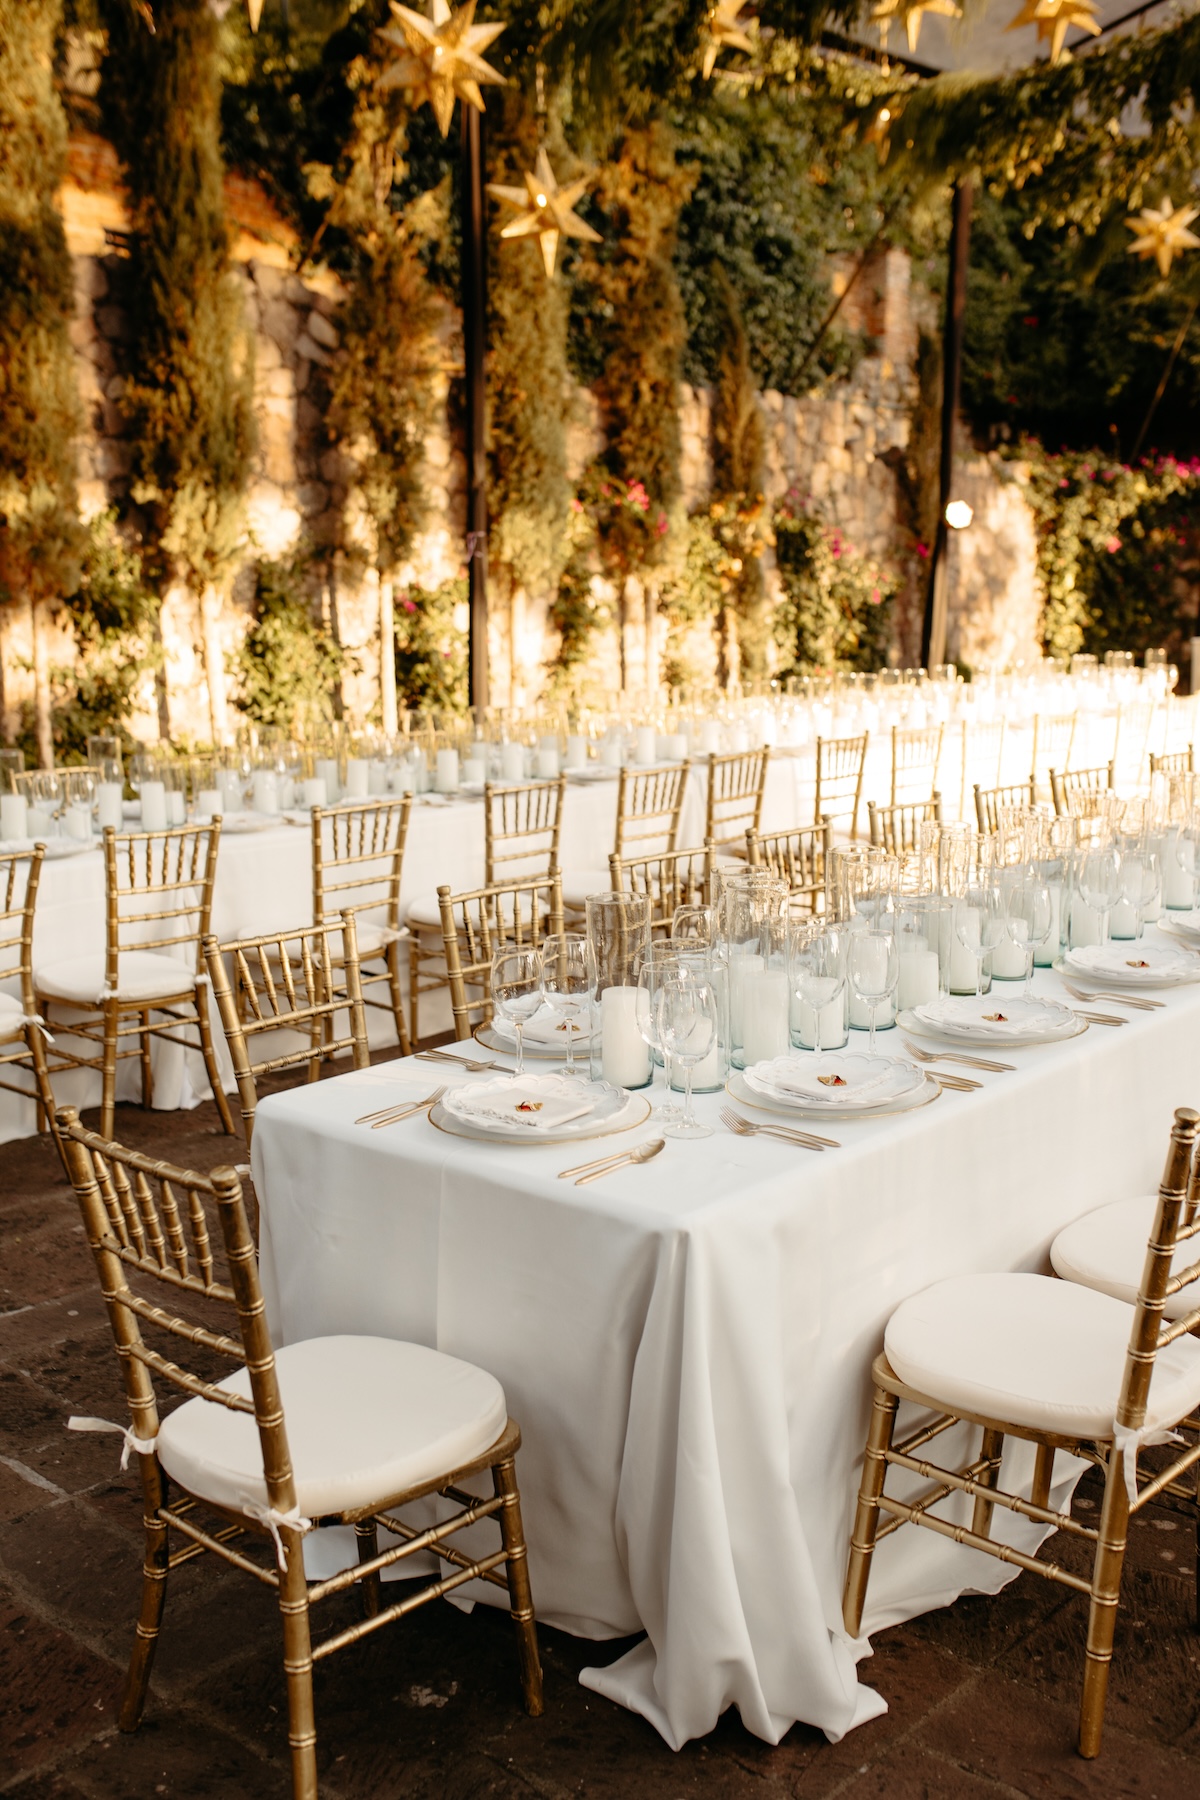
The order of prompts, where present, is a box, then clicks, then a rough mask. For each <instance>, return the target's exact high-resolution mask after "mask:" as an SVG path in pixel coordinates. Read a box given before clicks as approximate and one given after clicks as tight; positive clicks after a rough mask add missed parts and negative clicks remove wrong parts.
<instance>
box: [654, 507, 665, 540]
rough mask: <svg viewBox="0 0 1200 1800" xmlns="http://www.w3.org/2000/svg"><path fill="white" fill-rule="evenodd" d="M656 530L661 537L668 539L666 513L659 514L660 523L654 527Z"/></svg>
mask: <svg viewBox="0 0 1200 1800" xmlns="http://www.w3.org/2000/svg"><path fill="white" fill-rule="evenodd" d="M654 529H655V531H656V532H657V533H658V535H659V537H666V535H667V515H666V513H659V515H658V523H657V525H656V526H655V527H654Z"/></svg>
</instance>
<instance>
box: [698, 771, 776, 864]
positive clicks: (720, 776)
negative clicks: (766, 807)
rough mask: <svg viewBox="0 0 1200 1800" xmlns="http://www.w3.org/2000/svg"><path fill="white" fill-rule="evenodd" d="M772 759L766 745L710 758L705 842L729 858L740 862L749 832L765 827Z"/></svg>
mask: <svg viewBox="0 0 1200 1800" xmlns="http://www.w3.org/2000/svg"><path fill="white" fill-rule="evenodd" d="M770 760H771V752H770V749H769V748H768V747H767V745H765V744H764V745H763V747H762V749H761V750H734V751H731V752H730V754H729V755H728V756H710V757H709V759H708V798H707V801H706V804H705V814H704V841H705V843H709V842H711V843H712V845H713V848H714V849H715V850H717V851H718V852H721V853H723V854H724V855H725V856H727V857H728V856H734V857H737V859H738V860H739V861H740V860H741V858H742V857H743V856H744V855H745V847H746V833H747V831H757V830H758V829H759V826H760V825H761V824H762V809H763V796H764V795H765V793H766V791H767V767H768V765H769V763H770Z"/></svg>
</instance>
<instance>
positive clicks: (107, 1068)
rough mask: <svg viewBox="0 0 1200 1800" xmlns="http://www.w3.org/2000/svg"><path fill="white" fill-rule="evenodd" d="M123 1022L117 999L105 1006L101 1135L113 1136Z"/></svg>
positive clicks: (101, 1078)
mask: <svg viewBox="0 0 1200 1800" xmlns="http://www.w3.org/2000/svg"><path fill="white" fill-rule="evenodd" d="M120 1022H121V1014H120V1012H119V1011H118V1008H117V1003H116V1001H115V1000H109V1001H107V1002H106V1003H105V1007H104V1050H103V1053H102V1055H101V1059H100V1060H101V1075H100V1136H101V1137H105V1138H111V1136H112V1134H113V1117H114V1114H115V1112H116V1104H117V1042H118V1039H117V1031H118V1029H119V1026H120Z"/></svg>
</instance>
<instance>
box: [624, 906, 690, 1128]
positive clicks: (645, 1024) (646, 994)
mask: <svg viewBox="0 0 1200 1800" xmlns="http://www.w3.org/2000/svg"><path fill="white" fill-rule="evenodd" d="M687 972H688V971H687V970H686V969H685V968H684V966H683V964H682V962H681V961H680V955H679V950H678V948H677V947H676V945H674V944H673V943H662V942H661V941H660V942H657V943H650V944H647V945H646V948H645V949H644V950H643V951H642V953H641V955H640V956H639V958H638V961H637V965H636V970H635V975H636V982H637V993H636V996H635V1000H634V1007H635V1016H636V1018H637V1027H638V1030H639V1031H640V1032H641V1034H642V1037H643V1039H644V1040H645V1042H646V1044H647V1046H648V1048H649V1050H650V1054H651V1056H654V1055H658V1056H661V1057H662V1060H663V1074H664V1076H665V1077H666V1083H667V1097H666V1099H665V1100H664V1101H663V1103H662V1105H661V1106H660V1107H659V1108H658V1113H657V1117H658V1120H659V1123H660V1124H662V1125H664V1126H666V1125H673V1124H675V1123H676V1122H677V1121H678V1120H679V1119H681V1118H682V1117H683V1113H682V1110H681V1109H680V1107H678V1106H677V1105H676V1103H675V1101H674V1100H672V1099H671V1093H672V1081H671V1053H670V1051H669V1049H668V1048H667V1046H666V1045H665V1044H664V1043H663V1040H662V1033H661V1030H660V1022H659V1017H658V1011H657V1008H656V1006H655V1000H656V999H657V997H658V992H659V989H660V988H661V987H662V985H663V983H664V981H667V980H669V979H670V978H672V977H675V976H680V975H683V974H686V973H687Z"/></svg>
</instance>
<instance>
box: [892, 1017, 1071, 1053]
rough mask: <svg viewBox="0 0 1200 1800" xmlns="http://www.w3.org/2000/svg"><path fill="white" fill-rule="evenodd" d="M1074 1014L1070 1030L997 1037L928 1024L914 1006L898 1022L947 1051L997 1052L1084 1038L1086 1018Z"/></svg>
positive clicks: (992, 1033) (913, 1034)
mask: <svg viewBox="0 0 1200 1800" xmlns="http://www.w3.org/2000/svg"><path fill="white" fill-rule="evenodd" d="M1071 1017H1072V1021H1073V1022H1072V1024H1071V1026H1070V1028H1069V1029H1068V1030H1065V1031H1031V1032H1029V1033H1028V1034H1027V1035H1022V1036H1020V1037H1013V1036H1009V1037H997V1035H996V1033H995V1032H989V1031H983V1030H981V1031H979V1032H977V1033H976V1032H971V1031H956V1032H953V1033H951V1032H948V1031H938V1030H937V1029H936V1028H935V1027H934V1026H932V1025H927V1024H926V1023H925V1021H924V1020H923V1019H918V1017H917V1015H916V1013H915V1012H913V1011H912V1010H911V1008H907V1009H906V1010H905V1011H904V1012H902V1013H901V1014H900V1015H899V1017H898V1018H897V1020H896V1023H897V1025H899V1026H900V1028H901V1030H902V1031H907V1032H908V1033H910V1035H911V1036H912V1037H915V1038H920V1039H921V1040H922V1042H923V1043H928V1044H940V1045H941V1046H942V1048H943V1049H947V1050H951V1049H952V1050H965V1049H968V1048H970V1049H973V1050H990V1051H991V1052H992V1053H993V1055H994V1054H995V1053H996V1052H997V1051H998V1050H1004V1049H1007V1050H1028V1049H1031V1048H1032V1047H1033V1046H1034V1045H1037V1044H1065V1043H1068V1042H1069V1041H1070V1039H1071V1038H1077V1037H1081V1036H1082V1035H1083V1033H1084V1032H1085V1031H1086V1030H1087V1028H1088V1026H1087V1020H1086V1019H1081V1018H1080V1017H1079V1014H1078V1013H1072V1015H1071Z"/></svg>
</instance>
